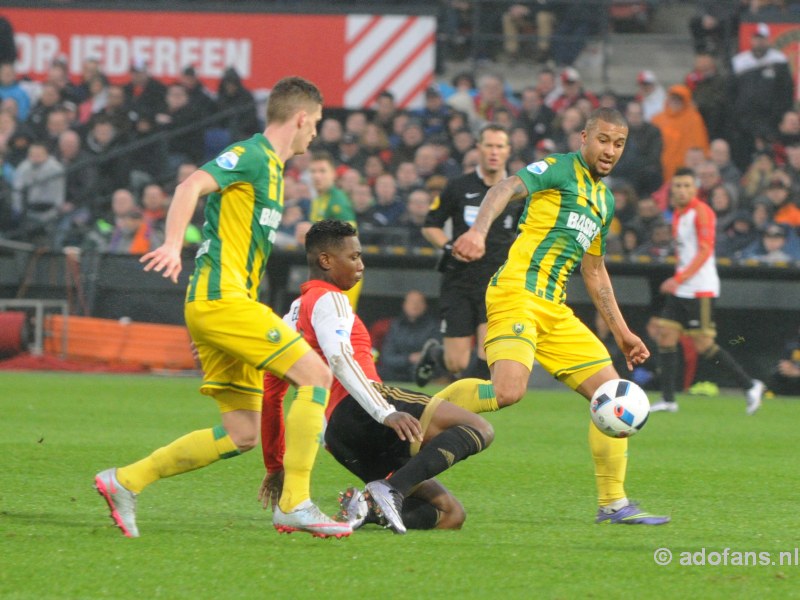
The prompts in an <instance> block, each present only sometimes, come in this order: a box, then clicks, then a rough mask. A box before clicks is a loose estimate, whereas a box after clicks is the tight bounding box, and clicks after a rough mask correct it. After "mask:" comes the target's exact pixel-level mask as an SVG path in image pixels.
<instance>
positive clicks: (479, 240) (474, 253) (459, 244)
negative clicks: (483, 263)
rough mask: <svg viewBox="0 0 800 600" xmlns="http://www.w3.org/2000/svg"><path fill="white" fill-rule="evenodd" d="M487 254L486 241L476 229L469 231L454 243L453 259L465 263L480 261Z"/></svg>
mask: <svg viewBox="0 0 800 600" xmlns="http://www.w3.org/2000/svg"><path fill="white" fill-rule="evenodd" d="M484 254H486V239H485V238H484V237H483V236H482V235H481V234H480V233H478V232H477V231H475V230H474V229H468V230H467V231H465V232H464V233H462V234H461V235H460V236H458V238H456V241H455V242H453V258H456V259H458V260H462V261H464V262H472V261H473V260H478V259H479V258H481V257H482V256H483V255H484Z"/></svg>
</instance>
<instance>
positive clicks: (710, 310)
mask: <svg viewBox="0 0 800 600" xmlns="http://www.w3.org/2000/svg"><path fill="white" fill-rule="evenodd" d="M661 323H662V324H663V325H665V326H667V327H675V328H677V329H682V330H685V331H686V332H687V333H702V334H704V335H709V336H712V337H713V336H716V334H717V326H716V324H715V323H714V298H710V297H703V298H678V297H677V296H667V300H666V302H665V303H664V308H663V309H662V311H661Z"/></svg>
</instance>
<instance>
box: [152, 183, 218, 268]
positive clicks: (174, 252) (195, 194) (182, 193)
mask: <svg viewBox="0 0 800 600" xmlns="http://www.w3.org/2000/svg"><path fill="white" fill-rule="evenodd" d="M217 190H219V185H218V184H217V182H216V180H215V179H214V178H213V177H212V176H211V175H209V174H208V173H206V172H205V171H201V170H197V171H195V172H194V173H192V174H191V175H190V176H189V177H187V178H186V180H185V181H183V183H181V184H180V185H178V187H177V188H175V195H174V196H173V198H172V202H171V203H170V206H169V211H168V212H167V225H166V239H165V240H164V243H163V244H162V245H161V246H159V247H158V248H156V249H155V250H152V251H150V252H148V253H147V254H145V255H144V256H142V258H140V259H139V262H140V263H144V270H145V271H155V272H156V273H162V276H163V277H169V278H170V279H171V280H172V283H178V275H180V272H181V268H182V266H183V265H182V263H181V248H183V238H184V235H186V227H187V226H188V225H189V221H191V219H192V215H193V214H194V210H195V208H196V207H197V201H198V200H199V199H200V197H201V196H205V195H206V194H210V193H211V192H215V191H217Z"/></svg>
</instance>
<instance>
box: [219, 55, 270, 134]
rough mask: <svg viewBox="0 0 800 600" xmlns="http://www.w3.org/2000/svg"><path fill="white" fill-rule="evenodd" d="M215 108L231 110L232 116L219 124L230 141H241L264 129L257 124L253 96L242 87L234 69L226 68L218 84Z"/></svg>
mask: <svg viewBox="0 0 800 600" xmlns="http://www.w3.org/2000/svg"><path fill="white" fill-rule="evenodd" d="M217 108H218V109H219V110H220V112H222V111H228V110H231V111H232V112H233V114H231V115H230V116H229V117H227V118H226V119H225V120H224V121H222V122H221V123H220V126H222V127H225V128H226V129H228V131H229V132H230V134H231V139H233V140H241V139H246V138H249V137H250V136H252V135H253V134H254V133H255V132H257V131H261V130H263V129H264V128H263V127H262V126H261V125H260V124H259V120H258V113H257V112H256V101H255V99H254V98H253V94H252V93H251V92H250V90H248V89H247V88H245V87H244V84H242V79H241V77H239V74H238V73H237V72H236V70H235V69H232V68H228V69H226V70H225V73H224V74H223V76H222V79H221V80H220V82H219V91H218V93H217Z"/></svg>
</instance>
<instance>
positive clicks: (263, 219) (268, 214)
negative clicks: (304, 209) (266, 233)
mask: <svg viewBox="0 0 800 600" xmlns="http://www.w3.org/2000/svg"><path fill="white" fill-rule="evenodd" d="M258 224H259V225H266V226H267V227H271V228H272V229H275V228H276V227H277V226H278V225H280V224H281V211H279V210H276V209H274V208H262V209H261V216H260V217H259V218H258Z"/></svg>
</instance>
